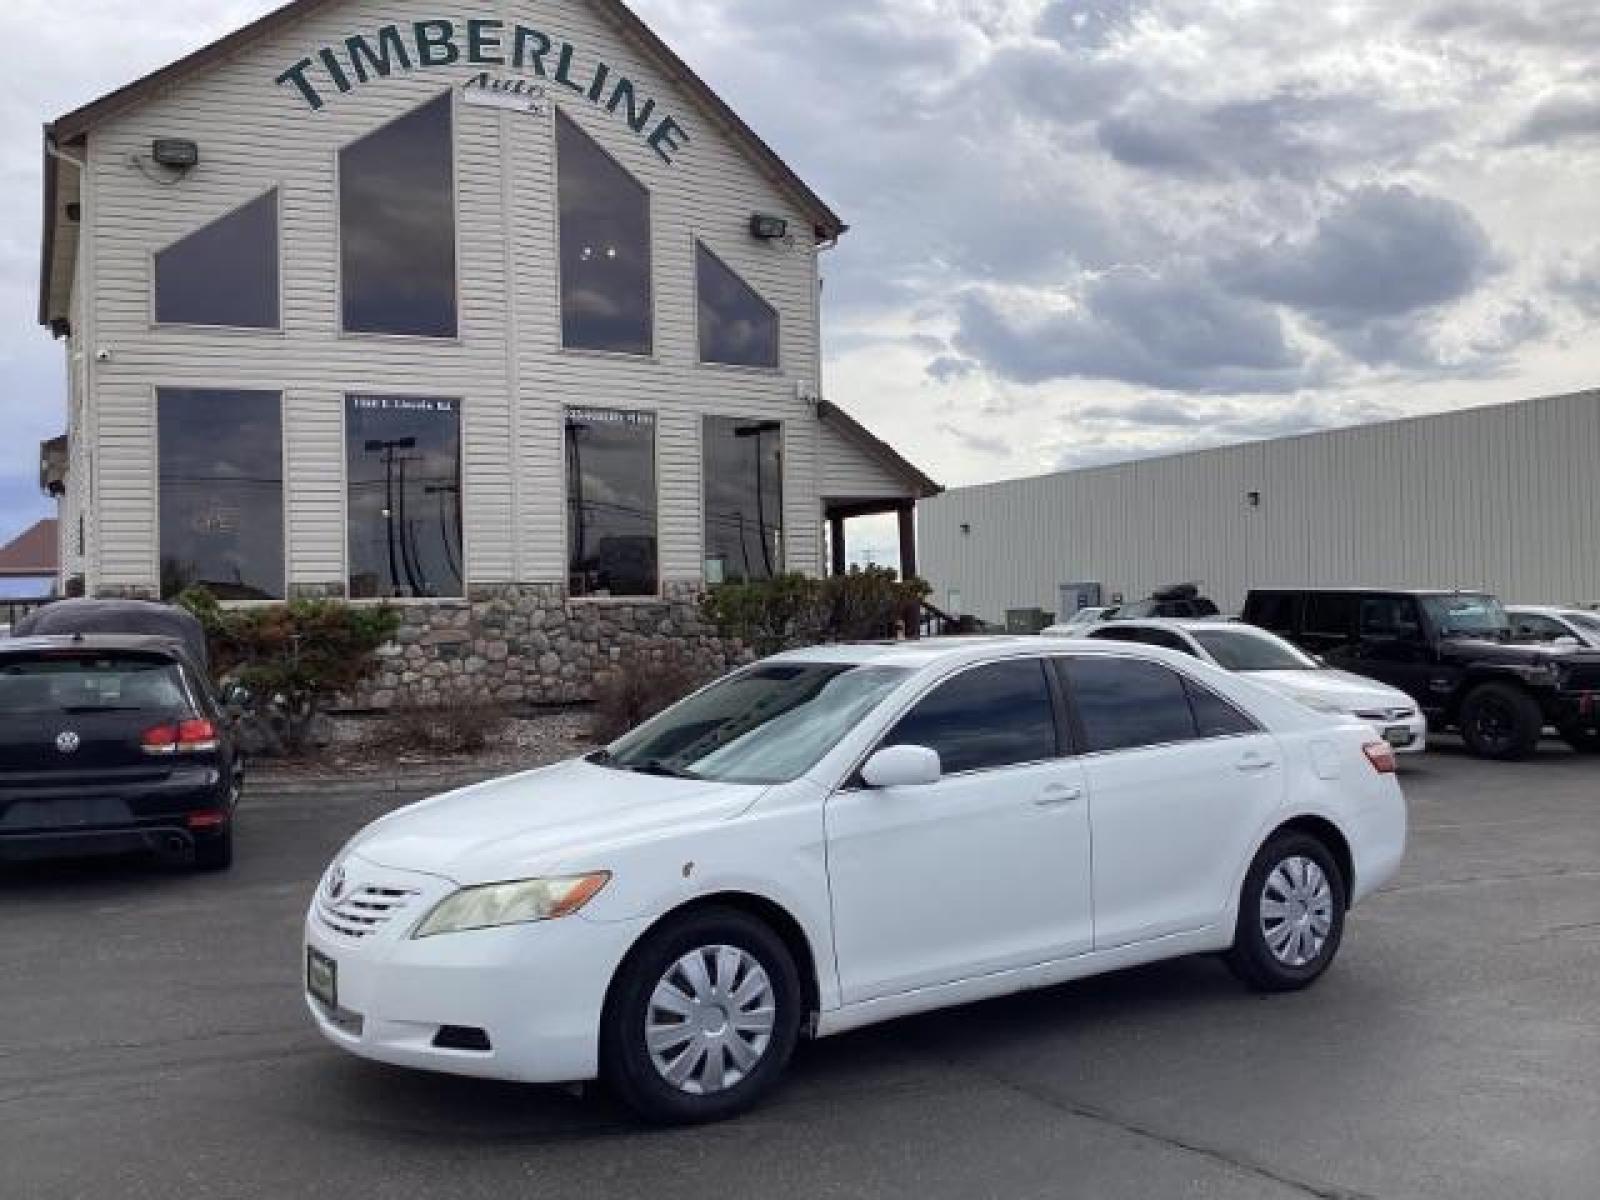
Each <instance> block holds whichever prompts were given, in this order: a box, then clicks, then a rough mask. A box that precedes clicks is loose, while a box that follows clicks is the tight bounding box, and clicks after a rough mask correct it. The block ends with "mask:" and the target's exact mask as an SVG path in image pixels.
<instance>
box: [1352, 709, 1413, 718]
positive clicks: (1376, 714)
mask: <svg viewBox="0 0 1600 1200" xmlns="http://www.w3.org/2000/svg"><path fill="white" fill-rule="evenodd" d="M1416 715H1417V710H1416V709H1414V708H1364V709H1359V710H1357V712H1356V716H1358V717H1360V718H1361V719H1362V720H1363V721H1409V720H1410V719H1411V718H1412V717H1414V716H1416Z"/></svg>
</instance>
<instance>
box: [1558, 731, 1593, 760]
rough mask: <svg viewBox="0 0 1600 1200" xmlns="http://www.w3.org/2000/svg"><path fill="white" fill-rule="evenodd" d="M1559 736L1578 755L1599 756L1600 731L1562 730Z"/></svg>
mask: <svg viewBox="0 0 1600 1200" xmlns="http://www.w3.org/2000/svg"><path fill="white" fill-rule="evenodd" d="M1561 736H1562V738H1563V739H1565V741H1566V743H1567V745H1569V746H1571V747H1572V748H1573V749H1574V750H1576V751H1577V752H1578V753H1579V754H1600V729H1563V730H1562V731H1561Z"/></svg>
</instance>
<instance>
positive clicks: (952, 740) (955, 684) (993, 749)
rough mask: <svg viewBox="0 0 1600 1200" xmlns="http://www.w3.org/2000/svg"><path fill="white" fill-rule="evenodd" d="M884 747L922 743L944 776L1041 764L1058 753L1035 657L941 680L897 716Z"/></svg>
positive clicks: (1051, 710)
mask: <svg viewBox="0 0 1600 1200" xmlns="http://www.w3.org/2000/svg"><path fill="white" fill-rule="evenodd" d="M883 744H884V745H885V746H926V747H927V748H928V749H930V750H936V751H938V754H939V765H940V767H941V768H942V769H943V770H944V773H945V774H946V775H953V774H956V773H957V772H960V771H983V770H992V769H993V768H995V767H1009V766H1015V765H1017V764H1019V763H1032V762H1042V761H1044V760H1045V759H1049V758H1054V757H1055V756H1056V755H1057V754H1058V753H1059V747H1058V745H1057V738H1056V717H1055V708H1054V706H1053V704H1052V702H1051V699H1050V685H1049V684H1048V683H1047V682H1046V681H1045V673H1044V663H1043V662H1042V661H1040V660H1039V659H1037V658H1021V659H1016V660H1015V661H1012V662H998V663H989V664H988V665H986V666H982V667H974V668H973V669H972V670H970V671H963V672H962V673H961V674H960V675H957V676H956V677H955V678H954V679H952V680H950V681H949V682H948V683H942V684H940V685H939V686H938V687H937V688H935V689H934V690H933V691H932V692H930V693H929V694H928V695H927V696H925V697H924V698H923V699H921V700H919V701H918V702H917V705H916V707H915V708H913V709H912V710H911V711H910V712H909V713H907V714H906V715H905V716H903V717H901V718H900V721H899V723H898V724H896V725H895V727H894V729H892V730H891V731H890V733H889V736H888V737H886V738H884V739H883Z"/></svg>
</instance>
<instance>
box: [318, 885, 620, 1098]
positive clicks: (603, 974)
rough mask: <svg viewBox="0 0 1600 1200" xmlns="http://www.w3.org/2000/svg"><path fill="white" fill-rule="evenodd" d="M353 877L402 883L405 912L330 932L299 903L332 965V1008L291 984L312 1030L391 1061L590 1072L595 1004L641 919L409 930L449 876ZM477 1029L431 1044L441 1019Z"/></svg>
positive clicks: (537, 1078) (531, 1073)
mask: <svg viewBox="0 0 1600 1200" xmlns="http://www.w3.org/2000/svg"><path fill="white" fill-rule="evenodd" d="M358 861H359V860H357V859H355V858H354V857H352V858H351V859H350V860H347V864H346V865H347V869H348V871H349V872H350V874H351V875H352V876H355V875H357V874H359V876H360V878H361V881H362V884H363V885H370V886H379V887H386V888H389V889H391V890H406V891H409V892H410V893H411V896H410V899H409V900H408V901H407V903H406V905H405V910H404V912H403V913H397V914H396V915H395V917H394V918H393V919H392V920H390V921H388V922H387V923H386V924H384V925H383V926H382V927H381V928H380V929H378V930H376V931H375V932H372V933H368V934H365V935H363V936H360V937H353V936H350V935H348V934H345V933H341V932H337V931H336V929H335V928H333V927H331V926H330V924H329V922H328V921H327V920H325V918H324V913H323V912H322V911H319V908H320V907H321V906H322V903H323V902H322V899H321V897H320V895H319V898H318V899H317V900H314V901H313V903H312V906H311V911H310V912H309V913H308V914H307V917H306V924H305V942H306V945H307V946H308V947H310V948H311V949H313V950H316V951H317V952H318V953H319V954H322V955H325V956H326V957H327V958H329V959H331V960H333V962H334V963H335V964H336V965H337V966H336V979H337V1008H330V1007H329V1006H328V1005H327V1004H326V1003H325V1002H324V1001H323V1000H321V999H318V998H317V997H315V996H313V995H311V993H310V991H309V990H308V989H307V987H306V972H307V963H306V961H305V954H304V952H302V955H301V961H300V967H299V969H300V973H301V988H302V991H303V992H304V993H305V1000H306V1007H307V1008H308V1009H309V1010H310V1013H311V1016H312V1019H313V1020H314V1021H315V1022H316V1025H317V1028H318V1029H319V1030H320V1031H321V1033H322V1035H323V1036H324V1037H325V1038H327V1039H328V1041H330V1042H332V1043H333V1044H334V1045H336V1046H338V1047H340V1048H341V1049H343V1050H348V1051H349V1052H350V1053H352V1054H357V1055H360V1056H361V1057H363V1058H370V1059H374V1060H376V1061H378V1062H385V1063H392V1064H394V1065H396V1066H403V1067H416V1068H420V1069H422V1070H428V1071H443V1072H447V1073H450V1074H455V1075H473V1076H479V1077H482V1078H488V1079H508V1080H518V1081H522V1082H528V1083H562V1082H568V1081H572V1080H581V1079H592V1078H594V1077H595V1075H596V1074H597V1073H598V1067H599V1041H600V1038H599V1032H600V1015H601V1011H602V1009H603V1008H604V1006H605V995H606V990H607V988H608V987H609V986H610V984H611V979H612V977H613V976H614V975H615V973H616V970H617V967H618V966H619V965H620V964H621V962H622V959H623V957H624V956H625V955H626V954H627V952H628V950H629V948H630V947H631V946H632V945H633V943H634V941H635V940H636V939H637V937H638V936H639V934H640V933H642V932H643V931H644V928H645V926H646V922H644V921H642V920H641V921H637V922H618V923H602V922H596V921H590V920H586V919H584V918H583V917H582V916H581V915H578V916H572V917H565V918H562V919H559V920H555V921H540V922H536V923H533V924H529V925H510V926H505V927H503V928H500V929H479V930H470V931H467V932H463V933H449V934H440V935H436V936H434V937H428V938H423V939H420V940H414V939H412V938H411V936H410V934H411V931H412V930H413V929H414V928H416V926H417V924H418V923H419V922H420V921H421V920H422V918H423V917H424V916H425V915H426V914H427V913H428V912H429V911H430V910H431V909H432V908H433V906H434V905H435V904H437V903H438V902H439V901H440V900H441V899H443V898H444V896H446V895H448V894H449V893H450V892H452V891H454V890H455V886H454V884H452V883H450V882H449V881H447V880H444V879H440V878H437V877H435V876H420V875H415V874H411V873H402V872H395V871H388V870H385V869H382V868H376V867H373V866H371V865H370V864H365V863H359V865H357V864H358ZM460 1029H466V1030H473V1031H482V1033H483V1034H485V1035H486V1036H487V1042H488V1049H487V1050H483V1049H456V1048H452V1047H451V1046H449V1045H438V1044H436V1042H437V1041H438V1039H439V1038H440V1035H441V1031H442V1030H460Z"/></svg>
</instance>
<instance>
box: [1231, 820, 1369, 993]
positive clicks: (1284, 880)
mask: <svg viewBox="0 0 1600 1200" xmlns="http://www.w3.org/2000/svg"><path fill="white" fill-rule="evenodd" d="M1345 907H1346V884H1345V880H1344V876H1343V874H1342V873H1341V872H1340V870H1339V865H1338V863H1336V862H1335V861H1334V858H1333V855H1332V854H1331V853H1330V852H1329V850H1328V847H1327V846H1325V845H1324V844H1323V843H1322V842H1321V841H1320V840H1318V839H1317V838H1315V837H1313V836H1312V835H1311V834H1309V833H1302V832H1300V831H1298V830H1287V831H1285V832H1282V833H1278V834H1275V835H1273V837H1271V838H1270V839H1268V841H1267V844H1266V845H1265V846H1263V847H1262V848H1261V852H1260V853H1259V854H1257V855H1256V858H1255V861H1254V862H1252V863H1251V864H1250V871H1249V873H1248V874H1246V875H1245V880H1244V889H1243V891H1242V892H1241V893H1240V896H1239V920H1238V924H1237V925H1236V926H1235V927H1234V935H1233V948H1232V949H1231V950H1229V951H1228V954H1227V963H1228V966H1229V967H1230V968H1231V969H1232V971H1233V973H1234V974H1235V975H1237V976H1238V977H1239V978H1240V979H1241V980H1243V981H1244V982H1245V983H1247V984H1249V985H1250V986H1251V987H1253V988H1256V989H1257V990H1259V991H1264V992H1289V991H1295V990H1297V989H1299V988H1303V987H1307V986H1309V985H1310V984H1311V983H1313V982H1315V980H1316V979H1317V978H1318V976H1320V975H1321V974H1322V973H1323V972H1324V971H1326V970H1327V969H1328V966H1329V965H1330V964H1331V963H1332V962H1333V959H1334V955H1336V954H1337V953H1338V952H1339V943H1340V941H1341V940H1342V939H1343V937H1344V915H1345Z"/></svg>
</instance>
